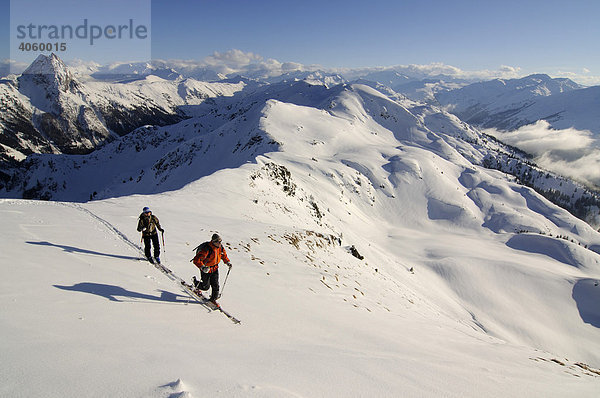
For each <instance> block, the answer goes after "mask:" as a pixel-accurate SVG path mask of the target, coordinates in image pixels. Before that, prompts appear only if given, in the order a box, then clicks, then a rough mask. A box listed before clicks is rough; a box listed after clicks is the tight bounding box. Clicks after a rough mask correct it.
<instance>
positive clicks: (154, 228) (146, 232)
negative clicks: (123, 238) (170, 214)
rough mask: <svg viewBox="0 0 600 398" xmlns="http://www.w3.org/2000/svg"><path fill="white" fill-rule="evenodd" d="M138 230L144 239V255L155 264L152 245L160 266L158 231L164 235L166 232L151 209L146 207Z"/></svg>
mask: <svg viewBox="0 0 600 398" xmlns="http://www.w3.org/2000/svg"><path fill="white" fill-rule="evenodd" d="M137 230H138V232H141V233H142V238H143V239H144V254H145V255H146V258H147V259H148V261H150V262H151V263H153V264H154V259H153V258H152V255H151V252H150V243H152V246H154V258H155V259H156V262H157V263H159V264H160V244H159V242H158V231H160V232H161V233H163V232H165V230H164V229H163V228H162V227H161V226H160V222H159V221H158V217H156V216H155V215H153V214H152V212H151V211H150V208H148V207H144V209H143V210H142V214H140V217H139V219H138V226H137Z"/></svg>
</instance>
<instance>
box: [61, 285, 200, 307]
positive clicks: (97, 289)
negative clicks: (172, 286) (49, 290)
mask: <svg viewBox="0 0 600 398" xmlns="http://www.w3.org/2000/svg"><path fill="white" fill-rule="evenodd" d="M53 286H54V287H55V288H57V289H61V290H67V291H73V292H81V293H89V294H94V295H96V296H100V297H104V298H105V299H108V300H110V301H116V302H124V301H129V300H122V299H118V298H117V297H121V298H123V297H126V298H129V299H134V300H148V301H161V302H168V303H187V302H189V301H191V300H189V299H187V297H186V296H181V295H177V294H174V293H171V292H167V291H165V290H159V292H160V296H153V295H150V294H144V293H138V292H132V291H130V290H127V289H124V288H122V287H120V286H115V285H106V284H103V283H92V282H82V283H77V284H75V285H73V286H61V285H53Z"/></svg>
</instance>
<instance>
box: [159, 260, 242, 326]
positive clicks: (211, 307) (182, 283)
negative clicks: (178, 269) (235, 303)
mask: <svg viewBox="0 0 600 398" xmlns="http://www.w3.org/2000/svg"><path fill="white" fill-rule="evenodd" d="M153 265H154V267H155V268H156V269H158V270H159V271H160V272H162V273H163V274H165V275H166V276H167V277H168V278H169V279H171V280H172V281H173V282H176V283H177V284H178V285H179V287H180V288H181V289H182V290H183V291H184V292H185V293H186V294H187V295H188V296H190V297H191V298H192V299H194V300H195V301H197V302H198V303H200V304H202V305H203V306H204V307H206V308H208V309H209V310H211V311H220V312H222V313H223V315H225V316H226V317H227V318H229V319H230V320H231V322H233V323H235V324H240V323H242V322H241V321H240V320H239V319H237V318H236V317H234V316H233V315H231V314H230V313H228V312H227V311H225V310H224V309H223V308H222V307H221V306H220V305H217V306H216V307H215V306H214V304H213V303H212V302H211V301H210V300H209V299H207V298H206V297H204V295H203V294H202V293H200V292H196V291H195V290H194V288H193V287H192V285H190V284H188V283H187V282H186V281H184V280H183V279H181V278H180V277H179V276H177V275H175V274H174V273H173V271H171V270H170V269H169V268H167V267H166V266H165V265H164V264H162V263H154V264H153Z"/></svg>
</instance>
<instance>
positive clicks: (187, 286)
mask: <svg viewBox="0 0 600 398" xmlns="http://www.w3.org/2000/svg"><path fill="white" fill-rule="evenodd" d="M181 284H182V286H183V288H184V290H186V292H187V293H188V294H192V295H194V296H197V297H199V298H201V300H202V304H204V305H205V306H206V307H208V308H209V309H210V310H211V311H220V312H222V313H223V315H225V316H226V317H227V318H229V319H230V320H231V322H233V323H235V324H239V323H242V321H240V320H239V319H237V318H236V317H234V316H233V315H231V314H230V313H229V312H227V311H225V310H224V309H223V307H221V305H220V304H216V305H215V303H213V302H212V301H210V300H209V299H207V298H206V297H204V295H203V294H202V293H201V292H197V291H196V290H194V288H193V287H192V285H190V284H188V283H186V282H185V281H181Z"/></svg>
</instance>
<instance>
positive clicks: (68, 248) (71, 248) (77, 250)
mask: <svg viewBox="0 0 600 398" xmlns="http://www.w3.org/2000/svg"><path fill="white" fill-rule="evenodd" d="M25 243H28V244H30V245H38V246H52V247H58V248H60V249H63V250H64V251H66V252H67V253H81V254H91V255H94V256H103V257H111V258H118V259H121V260H140V259H141V258H140V257H131V256H122V255H119V254H109V253H101V252H97V251H94V250H88V249H81V248H79V247H74V246H66V245H57V244H55V243H51V242H46V241H44V242H30V241H27V242H25Z"/></svg>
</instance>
